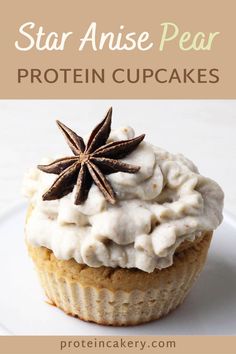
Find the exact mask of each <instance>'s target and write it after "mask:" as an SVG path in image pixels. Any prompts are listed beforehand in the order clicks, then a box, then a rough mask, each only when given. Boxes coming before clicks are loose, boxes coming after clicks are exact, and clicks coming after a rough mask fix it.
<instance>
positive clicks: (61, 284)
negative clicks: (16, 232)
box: [30, 235, 211, 326]
mask: <svg viewBox="0 0 236 354" xmlns="http://www.w3.org/2000/svg"><path fill="white" fill-rule="evenodd" d="M210 241H211V235H208V236H206V237H204V238H203V240H202V241H201V242H200V243H198V244H197V245H196V246H195V247H190V248H188V249H187V250H186V251H183V252H181V253H179V254H178V255H176V256H175V258H174V264H173V265H172V266H171V267H168V268H165V269H163V270H161V271H160V270H159V271H158V270H157V272H158V274H157V276H156V277H155V282H153V283H152V281H151V280H150V286H149V287H148V288H147V289H136V288H135V284H134V288H133V290H130V291H125V290H123V289H122V290H119V289H118V290H117V289H108V288H104V287H96V286H91V285H88V286H87V285H86V284H84V283H83V284H82V283H81V282H80V281H79V279H76V280H74V279H71V277H67V274H66V272H65V274H63V276H62V273H61V272H57V271H55V270H54V271H53V270H52V269H51V268H50V267H49V266H48V263H46V262H42V261H40V262H39V261H38V260H37V257H38V256H35V254H33V253H34V252H33V251H34V247H32V246H30V253H31V255H32V258H33V259H34V262H35V265H36V269H37V271H38V274H39V277H40V280H41V284H42V286H43V288H44V290H45V293H46V295H47V297H48V298H49V299H50V301H51V302H52V303H53V304H55V305H56V306H57V307H59V308H60V309H62V310H63V311H64V312H66V313H67V314H70V315H72V316H77V317H79V318H80V319H83V320H85V321H92V322H96V323H99V324H105V325H113V326H128V325H136V324H140V323H144V322H149V321H152V320H156V319H159V318H161V317H163V316H165V315H167V314H168V313H169V312H171V311H172V310H174V309H175V308H176V307H178V306H179V305H180V304H181V303H182V302H183V300H184V299H185V297H186V295H187V294H188V292H189V290H190V289H191V287H192V285H193V283H194V281H195V279H196V278H197V276H198V275H199V273H200V272H201V269H202V267H203V265H204V263H205V259H206V255H207V250H208V247H209V244H210ZM193 244H194V243H193ZM63 262H68V261H63ZM142 273H143V272H142V271H140V274H142ZM129 276H130V277H131V279H132V271H131V272H130V275H129ZM151 277H152V275H151V273H150V279H152V278H151Z"/></svg>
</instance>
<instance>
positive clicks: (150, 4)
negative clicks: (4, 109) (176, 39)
mask: <svg viewBox="0 0 236 354" xmlns="http://www.w3.org/2000/svg"><path fill="white" fill-rule="evenodd" d="M235 7H236V3H235V1H233V0H227V1H214V0H208V1H204V0H198V1H195V2H193V1H191V2H190V1H188V0H179V1H171V2H169V1H166V2H164V1H156V0H149V1H145V2H141V1H140V2H138V1H135V0H129V1H126V0H120V1H119V2H114V1H108V0H100V1H91V0H87V1H70V2H59V1H55V0H53V1H50V2H49V1H46V0H42V1H40V2H35V1H30V0H22V1H18V2H17V1H13V0H9V1H5V4H4V11H1V13H0V17H1V18H0V26H1V28H0V29H1V32H0V33H1V37H2V47H1V67H0V77H1V92H0V97H1V98H37V99H38V98H136V99H137V98H149V99H150V98H236V94H235V90H234V86H235V85H234V79H235V59H236V58H235V57H236V52H235V50H234V42H235V38H234V32H233V26H234V22H235V18H234V17H235ZM27 21H33V22H35V23H36V24H37V25H38V26H39V25H42V26H44V29H45V30H46V31H58V32H61V31H73V32H74V35H73V36H72V37H71V40H70V41H68V45H67V47H66V49H65V50H64V51H63V52H38V51H36V50H33V51H29V52H20V51H17V50H16V49H15V47H14V42H15V40H17V39H19V38H20V37H19V35H18V28H19V26H20V25H21V24H22V23H25V22H27ZM92 21H96V22H97V23H98V28H99V31H105V32H107V31H117V30H118V28H119V26H120V25H122V24H123V25H124V26H125V28H126V29H127V31H137V32H139V31H140V32H142V31H149V32H150V34H151V37H152V39H153V41H157V42H159V40H160V32H161V27H160V23H162V22H165V21H167V22H168V21H170V22H171V21H172V22H175V23H176V24H177V25H178V26H179V27H180V30H181V31H190V32H192V33H195V32H199V31H204V32H206V33H208V32H215V31H220V32H221V34H220V36H218V38H216V41H215V45H214V46H213V49H212V50H211V51H204V52H200V51H199V52H181V51H180V50H179V49H178V48H177V45H176V43H175V44H173V45H171V46H168V50H166V51H164V52H159V51H158V50H157V48H155V49H152V50H150V51H148V52H138V51H132V52H111V51H109V50H104V51H101V52H92V51H91V50H85V51H84V52H79V51H78V50H77V48H78V44H79V38H80V37H81V36H82V35H83V33H85V31H86V29H87V28H88V26H89V24H90V23H91V22H92ZM19 67H26V68H32V67H33V68H41V69H42V70H43V69H45V68H56V69H57V68H60V67H63V68H65V67H69V68H75V67H79V68H93V67H95V68H102V67H104V68H105V70H106V71H107V73H109V72H111V71H112V70H113V69H114V68H117V67H123V68H128V67H131V68H132V69H134V68H145V67H146V68H153V69H155V68H160V67H165V68H174V67H176V68H177V69H179V70H180V71H181V69H183V68H184V67H186V68H208V69H209V68H215V67H216V68H219V70H220V76H221V80H220V83H218V84H178V83H177V84H174V83H173V84H164V85H160V84H157V83H155V82H154V81H150V83H148V84H146V85H144V84H125V85H123V84H122V85H119V84H115V83H113V82H112V81H111V80H108V81H107V83H106V84H102V83H98V84H92V83H91V84H40V83H39V84H34V85H32V84H30V83H26V82H25V83H24V84H20V85H19V84H17V68H19Z"/></svg>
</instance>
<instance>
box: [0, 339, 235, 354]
mask: <svg viewBox="0 0 236 354" xmlns="http://www.w3.org/2000/svg"><path fill="white" fill-rule="evenodd" d="M235 347H236V337H219V336H218V337H210V336H172V337H169V336H161V337H159V336H138V337H134V336H127V337H126V336H124V337H115V336H106V337H105V336H98V337H92V336H91V337H90V336H86V337H80V336H78V337H73V336H71V337H68V336H67V337H57V336H51V337H47V336H43V337H41V336H29V337H25V336H21V337H17V336H13V337H0V353H1V354H42V353H44V354H47V353H48V354H58V353H66V354H68V353H102V354H104V353H109V354H110V353H120V352H121V351H123V352H124V353H127V354H134V353H135V354H136V353H139V352H140V353H145V354H146V353H150V354H152V353H163V354H226V353H227V354H234V353H235Z"/></svg>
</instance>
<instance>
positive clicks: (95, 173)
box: [38, 108, 145, 205]
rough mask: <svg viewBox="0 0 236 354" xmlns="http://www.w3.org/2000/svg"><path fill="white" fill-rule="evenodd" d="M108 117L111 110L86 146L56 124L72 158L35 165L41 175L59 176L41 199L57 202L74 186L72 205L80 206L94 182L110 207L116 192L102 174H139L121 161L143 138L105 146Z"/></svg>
mask: <svg viewBox="0 0 236 354" xmlns="http://www.w3.org/2000/svg"><path fill="white" fill-rule="evenodd" d="M111 118H112V108H110V109H109V110H108V112H107V114H106V116H105V118H104V119H103V120H102V121H101V123H100V124H98V125H97V126H96V127H95V128H94V130H93V131H92V133H91V135H90V137H89V139H88V142H87V144H85V143H84V140H83V139H82V138H81V137H80V136H78V135H77V134H76V133H75V132H73V131H72V130H71V129H69V128H68V127H67V126H65V125H64V124H63V123H61V122H59V121H57V124H58V126H59V128H60V129H61V131H62V133H63V134H64V136H65V138H66V142H67V143H68V145H69V147H70V149H71V150H72V152H73V154H74V156H71V157H63V158H61V159H58V160H56V161H54V162H52V163H50V164H49V165H39V166H38V168H39V169H40V170H41V171H43V172H47V173H54V174H57V175H59V176H58V178H57V179H56V180H55V182H54V183H53V184H52V186H51V187H50V188H49V190H48V191H47V192H46V193H45V194H44V195H43V197H42V198H43V200H54V199H60V198H62V197H63V196H65V195H67V194H68V193H70V192H71V191H72V190H73V188H74V186H75V185H76V186H77V190H76V195H75V204H76V205H78V204H82V203H83V202H84V201H85V200H86V199H87V196H88V192H89V190H90V188H91V186H92V184H93V182H94V183H95V184H96V185H97V186H98V188H99V189H100V191H101V192H102V193H103V195H104V197H105V198H106V200H107V201H108V202H110V203H111V204H114V203H115V201H116V198H115V192H114V190H113V188H112V186H111V184H110V183H109V181H108V180H107V179H106V177H105V175H108V174H111V173H116V172H127V173H136V172H138V171H139V169H140V167H139V166H135V165H130V164H128V163H125V162H123V161H120V159H121V158H123V157H125V156H126V155H128V154H130V153H131V152H132V151H133V150H135V149H136V148H137V146H138V145H139V144H140V143H141V141H142V140H143V139H144V137H145V135H144V134H143V135H140V136H138V137H136V138H133V139H129V140H120V141H114V142H111V143H107V144H106V141H107V139H108V137H109V135H110V131H111Z"/></svg>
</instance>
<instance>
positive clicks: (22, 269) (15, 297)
mask: <svg viewBox="0 0 236 354" xmlns="http://www.w3.org/2000/svg"><path fill="white" fill-rule="evenodd" d="M25 210H26V207H25V205H19V206H18V207H14V208H13V209H11V211H10V212H8V213H5V214H4V215H2V217H1V218H0V235H1V236H0V245H1V247H0V270H1V278H0V279H1V291H0V327H2V331H1V333H4V330H5V333H9V334H17V335H88V334H89V335H138V334H142V335H145V334H150V335H151V334H155V335H175V334H209V335H210V334H221V335H223V334H228V335H232V334H234V335H235V334H236V221H235V220H234V219H233V218H232V217H231V216H230V215H229V214H226V215H225V219H224V223H223V224H222V225H221V226H220V227H219V229H218V230H217V232H216V233H215V236H214V239H213V242H212V245H211V248H210V252H209V257H208V261H207V264H206V266H205V269H204V271H203V273H202V274H201V276H200V278H199V279H198V281H197V283H196V284H195V286H194V288H193V289H192V291H191V292H190V294H189V296H188V297H187V299H186V301H185V302H184V304H183V305H182V306H181V307H179V308H178V309H177V310H176V311H174V312H173V313H172V314H170V315H169V316H167V317H166V318H164V319H162V320H159V321H156V322H152V323H148V324H146V325H140V326H134V327H107V326H100V325H96V324H92V323H86V322H83V321H81V320H78V319H76V318H73V317H70V316H67V315H65V314H64V313H63V312H62V311H61V310H59V309H57V308H56V307H53V306H50V305H48V304H47V303H46V302H45V300H46V299H45V296H44V294H43V291H42V290H41V288H40V285H39V283H38V279H37V276H36V274H35V271H34V269H33V265H32V262H31V260H30V259H29V257H28V255H27V252H26V247H25V244H24V235H23V229H24V219H25Z"/></svg>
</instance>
